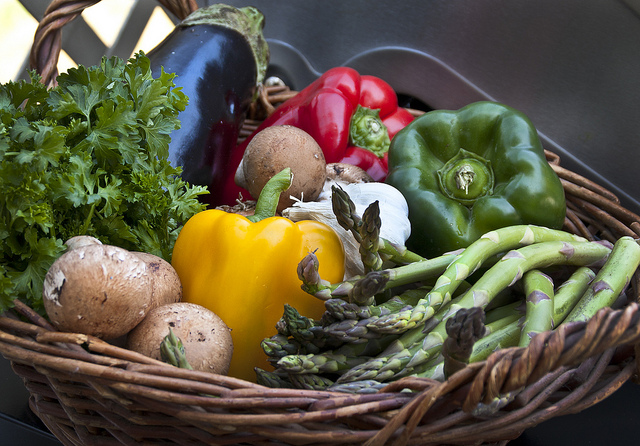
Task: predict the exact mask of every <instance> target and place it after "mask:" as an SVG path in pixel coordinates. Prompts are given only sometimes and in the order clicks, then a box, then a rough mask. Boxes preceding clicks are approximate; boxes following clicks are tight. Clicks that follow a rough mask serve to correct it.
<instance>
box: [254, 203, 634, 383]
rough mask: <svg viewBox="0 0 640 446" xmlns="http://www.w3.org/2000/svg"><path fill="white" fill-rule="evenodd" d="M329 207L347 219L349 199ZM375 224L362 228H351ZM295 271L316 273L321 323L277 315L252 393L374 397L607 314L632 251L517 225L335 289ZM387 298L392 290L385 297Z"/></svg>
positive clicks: (309, 261)
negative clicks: (279, 390) (283, 390)
mask: <svg viewBox="0 0 640 446" xmlns="http://www.w3.org/2000/svg"><path fill="white" fill-rule="evenodd" d="M334 197H336V198H335V199H334V201H336V205H335V206H334V208H335V209H340V210H344V209H349V208H350V207H349V206H348V205H347V206H345V204H344V201H345V200H347V201H348V200H349V199H348V196H345V195H344V194H335V195H334ZM340 201H342V203H340ZM338 215H339V214H338V213H337V216H338ZM364 215H365V216H366V215H367V214H366V213H365V214H364ZM338 219H339V220H340V221H341V222H342V223H343V225H344V227H345V228H347V227H352V228H353V225H352V224H351V222H352V221H354V219H355V221H358V219H357V216H354V215H348V213H347V215H343V216H342V217H338ZM372 224H373V223H372V222H371V221H370V219H368V218H365V217H363V220H362V221H360V222H359V223H356V226H359V227H371V225H372ZM373 225H375V224H373ZM352 230H354V229H352ZM382 241H383V240H382ZM383 244H384V243H383ZM367 246H376V243H373V244H372V243H368V244H367ZM375 250H376V249H373V251H375ZM302 263H303V265H305V266H303V267H301V270H302V271H307V270H308V269H309V268H310V266H308V265H313V271H314V273H312V274H311V273H308V272H306V273H304V274H300V279H301V280H302V281H303V283H304V285H303V286H304V288H305V289H306V290H307V292H309V293H311V294H313V295H315V296H316V297H318V298H320V299H323V300H324V301H325V313H324V314H323V315H322V317H321V318H320V319H312V318H309V317H307V316H305V315H304V314H302V313H300V312H298V311H297V310H296V309H295V308H293V307H286V308H285V310H284V314H283V316H282V318H281V320H280V322H279V324H278V334H277V335H275V336H272V337H270V338H267V339H265V340H264V341H263V349H264V351H265V352H266V353H267V354H268V355H269V357H270V360H271V363H272V365H273V367H274V368H275V370H259V371H258V373H259V382H261V383H263V384H265V385H268V386H273V387H293V388H306V389H315V390H324V389H328V390H333V391H342V392H375V391H377V390H378V389H380V388H382V387H384V385H385V383H387V382H389V381H393V380H396V379H399V378H401V377H405V376H418V377H428V378H431V379H438V380H442V379H445V378H446V377H447V376H449V374H450V373H453V372H454V371H455V370H458V369H459V368H460V367H461V366H463V365H464V364H466V363H468V362H475V361H480V360H482V359H485V358H486V357H487V356H488V355H489V354H490V353H491V352H493V351H494V350H496V349H498V348H506V347H513V346H518V345H521V346H525V345H527V343H528V341H529V340H530V338H531V337H532V336H534V335H535V334H536V333H537V332H539V331H540V330H547V329H553V328H555V327H557V326H558V325H560V324H563V323H571V322H572V321H579V320H586V319H589V318H590V317H592V316H593V315H595V313H596V312H597V310H598V309H600V308H603V307H606V306H614V304H615V303H616V301H617V300H618V299H625V298H626V297H625V295H624V291H625V289H626V286H627V285H628V284H629V282H630V279H631V276H632V275H633V274H634V273H635V271H636V270H637V268H638V266H639V265H640V245H639V244H638V242H637V241H636V240H634V239H633V238H631V237H628V236H624V237H621V238H620V239H618V241H617V242H616V243H615V244H614V245H613V246H612V245H611V243H609V242H599V241H587V240H586V239H583V238H582V237H579V236H576V235H573V234H570V233H567V232H564V231H562V230H554V229H550V228H546V227H541V226H535V225H514V226H506V227H502V228H500V229H496V230H494V231H490V232H488V233H486V234H484V235H482V236H481V237H480V238H479V239H478V240H476V241H475V242H473V243H472V244H471V245H470V246H468V247H467V248H465V249H462V250H459V251H457V252H453V253H445V254H442V255H440V256H438V257H434V258H431V259H423V260H418V261H415V262H411V263H403V264H399V265H397V266H395V267H391V268H385V269H379V270H374V271H371V272H369V273H367V274H365V275H362V276H359V277H352V278H350V279H348V280H346V281H341V282H338V283H333V284H327V282H326V281H325V280H323V278H322V276H321V275H319V274H318V273H317V269H315V268H317V266H318V261H317V259H315V258H314V257H313V254H309V255H308V256H307V257H306V258H305V260H303V262H302ZM545 271H546V272H547V273H548V274H543V272H545ZM474 275H475V276H476V277H474ZM556 284H557V285H558V286H557V287H556ZM392 290H398V291H397V293H392V295H389V294H388V292H389V291H392ZM522 290H525V291H524V292H523V291H522ZM523 293H524V294H526V295H525V296H523ZM524 301H526V302H527V306H526V310H525V311H524V312H522V310H520V309H519V308H520V307H521V303H522V302H524ZM465 344H466V346H465Z"/></svg>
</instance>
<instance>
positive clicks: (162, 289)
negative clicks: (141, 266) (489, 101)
mask: <svg viewBox="0 0 640 446" xmlns="http://www.w3.org/2000/svg"><path fill="white" fill-rule="evenodd" d="M134 254H136V255H137V256H138V257H140V258H141V259H142V260H144V261H145V263H146V264H147V269H148V271H149V275H150V276H151V295H152V297H151V308H155V307H159V306H161V305H166V304H171V303H174V302H180V301H181V300H182V283H181V282H180V277H179V276H178V273H177V272H176V270H175V269H173V266H171V264H170V263H169V262H167V261H166V260H164V259H163V258H162V257H158V256H156V255H153V254H149V253H146V252H136V253H134Z"/></svg>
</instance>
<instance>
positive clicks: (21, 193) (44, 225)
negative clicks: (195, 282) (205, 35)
mask: <svg viewBox="0 0 640 446" xmlns="http://www.w3.org/2000/svg"><path fill="white" fill-rule="evenodd" d="M173 78H174V75H173V74H169V73H164V72H163V73H162V74H161V75H160V76H159V77H158V78H156V79H154V78H153V76H152V74H151V70H150V64H149V59H148V58H147V57H146V56H145V55H144V54H143V53H138V54H136V55H135V56H134V57H133V58H131V59H130V60H129V61H128V62H126V61H124V60H122V59H119V58H116V57H113V58H110V59H107V58H103V59H102V62H101V63H100V65H98V66H95V67H90V68H86V67H83V66H79V67H77V68H73V69H70V70H69V71H68V72H66V73H64V74H61V75H60V76H59V77H58V85H57V86H56V87H54V88H51V89H47V88H46V87H45V86H44V85H43V84H42V83H41V82H40V77H39V76H38V75H37V74H36V73H35V72H34V73H32V74H31V80H30V82H27V81H20V82H8V83H7V84H3V85H0V244H1V246H2V248H1V249H0V313H1V312H2V311H4V310H5V309H7V308H9V307H11V306H12V302H13V300H14V299H15V298H20V299H22V300H23V301H25V302H26V303H27V304H29V305H31V306H32V307H33V308H35V309H37V310H39V311H40V310H42V283H43V280H44V276H45V274H46V272H47V270H48V268H49V266H50V265H51V264H52V263H53V261H54V260H55V259H56V258H58V257H59V256H60V254H62V253H63V252H64V250H65V246H64V241H65V240H67V239H69V238H70V237H73V236H75V235H82V234H86V235H92V236H94V237H97V238H98V239H100V240H101V241H102V242H103V243H108V244H112V245H117V246H121V247H123V248H125V249H129V250H133V251H144V252H150V253H152V254H155V255H158V256H160V257H162V258H164V259H166V260H170V257H171V251H172V249H173V244H174V242H175V240H176V238H177V236H178V232H179V230H180V228H181V226H182V224H183V223H184V222H185V221H186V220H187V219H188V218H189V217H191V216H192V215H194V214H195V213H197V212H199V211H202V210H204V207H205V205H203V204H201V202H200V201H198V195H201V194H203V193H207V188H206V187H202V186H191V185H189V184H187V183H186V182H184V181H183V180H182V179H181V177H180V173H181V171H182V170H181V167H180V166H171V165H170V163H169V161H168V160H167V156H168V146H169V141H170V134H171V132H172V131H173V130H174V129H175V128H178V127H179V125H180V123H179V121H178V118H177V116H178V113H179V112H180V111H182V110H184V108H185V107H186V105H187V100H188V99H187V97H186V96H185V95H184V93H182V91H181V89H180V88H175V84H174V83H173Z"/></svg>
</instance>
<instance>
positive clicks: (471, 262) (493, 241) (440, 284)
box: [376, 225, 586, 330]
mask: <svg viewBox="0 0 640 446" xmlns="http://www.w3.org/2000/svg"><path fill="white" fill-rule="evenodd" d="M549 241H567V242H584V241H586V240H585V239H584V238H583V237H579V236H576V235H574V234H571V233H568V232H565V231H560V230H555V229H549V228H545V227H542V226H534V225H516V226H508V227H504V228H500V229H497V230H495V231H490V232H488V233H486V234H484V235H483V236H482V237H480V238H479V239H478V240H477V241H475V242H474V243H472V244H471V245H469V247H467V248H466V249H464V250H463V251H462V252H461V253H460V254H459V255H458V256H457V257H456V258H455V259H454V260H453V261H452V262H451V264H449V265H448V267H447V268H446V270H445V271H444V273H443V274H442V275H440V277H438V280H437V281H436V283H435V285H434V286H433V289H432V290H431V291H430V292H429V293H428V294H427V295H426V296H425V298H424V299H423V300H421V301H420V302H418V303H417V304H416V305H415V307H414V308H413V309H412V310H411V312H410V313H408V312H404V313H403V314H393V315H389V316H388V317H386V318H381V319H380V320H379V321H378V322H377V323H376V326H377V329H378V330H384V327H385V326H386V325H387V324H389V325H392V326H393V327H397V326H398V324H399V320H400V319H403V320H404V321H405V323H404V324H403V325H404V327H405V329H406V330H408V329H410V328H412V327H415V326H416V325H417V324H419V323H421V322H423V321H425V320H427V319H429V318H430V317H431V316H433V314H434V313H435V312H436V311H438V309H439V308H440V307H441V306H442V305H444V304H446V303H447V302H449V301H450V300H451V297H452V296H453V294H454V292H455V290H456V289H457V288H458V286H459V285H460V284H461V283H462V282H463V281H464V280H465V279H467V278H468V277H469V276H470V275H471V274H473V273H474V272H475V271H477V270H478V269H479V268H481V267H482V266H483V265H484V264H485V263H486V262H487V260H488V259H490V258H491V257H493V256H495V255H497V254H500V253H503V252H507V251H509V250H512V249H517V248H518V247H522V246H527V245H532V244H537V243H540V242H549Z"/></svg>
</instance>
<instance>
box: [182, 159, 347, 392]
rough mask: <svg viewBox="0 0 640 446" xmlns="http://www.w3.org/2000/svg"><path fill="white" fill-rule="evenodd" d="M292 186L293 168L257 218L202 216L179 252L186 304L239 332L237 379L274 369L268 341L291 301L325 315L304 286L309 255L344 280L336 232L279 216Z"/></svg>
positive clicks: (269, 190)
mask: <svg viewBox="0 0 640 446" xmlns="http://www.w3.org/2000/svg"><path fill="white" fill-rule="evenodd" d="M290 184H291V171H290V170H289V169H285V170H284V171H282V172H281V173H279V174H277V175H275V176H274V177H273V178H272V179H271V180H270V181H269V182H268V183H267V185H266V186H265V188H264V189H263V191H262V193H261V194H260V197H259V199H258V202H257V204H256V211H255V214H253V215H251V216H249V217H245V216H243V215H239V214H234V213H227V212H225V211H222V210H219V209H210V210H206V211H204V212H200V213H198V214H196V215H194V216H193V217H191V218H190V219H189V220H188V221H187V222H186V224H185V225H184V227H183V228H182V231H181V232H180V235H179V236H178V240H177V241H176V244H175V246H174V249H173V259H172V265H173V267H174V268H175V269H176V271H177V272H178V275H179V276H180V278H181V281H182V286H183V296H184V297H183V300H184V301H185V302H193V303H197V304H200V305H202V306H204V307H206V308H208V309H210V310H212V311H213V312H214V313H216V314H217V315H218V316H220V317H221V318H222V319H223V320H224V321H225V322H226V323H227V325H229V327H231V329H232V332H231V334H232V337H233V343H234V346H235V353H234V355H233V359H232V361H231V368H230V370H229V374H230V375H232V376H236V377H241V378H245V379H248V380H255V373H254V371H253V369H254V367H257V366H260V367H265V366H266V365H267V358H266V356H265V355H264V354H262V352H261V349H260V342H261V341H262V339H264V338H265V337H267V336H270V334H272V333H275V324H276V323H277V322H278V319H279V318H280V315H281V314H282V306H283V305H284V304H286V303H289V304H292V305H296V307H298V308H299V309H300V311H302V312H304V313H305V314H309V315H315V316H312V317H320V315H321V314H322V311H323V305H322V302H321V301H319V300H317V299H314V298H313V297H312V296H309V295H308V294H306V293H305V292H304V291H303V290H302V289H301V288H300V281H299V280H298V278H297V275H296V269H297V265H298V262H299V261H300V260H301V259H302V258H303V257H304V256H305V255H306V254H307V253H308V252H310V251H313V252H315V253H316V255H317V256H318V258H319V259H321V260H322V262H323V266H322V273H323V275H325V277H327V279H328V280H333V281H336V280H342V278H343V275H344V252H343V250H342V246H341V244H340V240H339V239H338V236H337V235H336V233H335V232H334V231H333V230H331V228H330V227H328V226H326V225H324V224H322V223H319V222H315V221H312V220H307V221H300V222H297V223H293V222H292V221H291V220H289V219H286V218H284V217H279V216H275V209H276V206H277V203H278V199H279V197H280V193H281V191H283V190H286V189H287V188H288V187H289V185H290Z"/></svg>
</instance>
